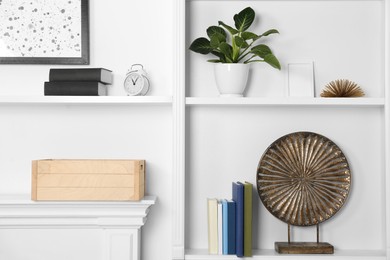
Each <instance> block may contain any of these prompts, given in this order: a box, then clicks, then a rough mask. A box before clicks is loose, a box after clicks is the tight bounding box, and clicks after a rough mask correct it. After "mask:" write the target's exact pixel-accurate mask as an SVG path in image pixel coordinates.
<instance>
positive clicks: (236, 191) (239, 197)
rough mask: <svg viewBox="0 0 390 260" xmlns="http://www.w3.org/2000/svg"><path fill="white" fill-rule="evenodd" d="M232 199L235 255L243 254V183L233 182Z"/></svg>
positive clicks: (240, 255)
mask: <svg viewBox="0 0 390 260" xmlns="http://www.w3.org/2000/svg"><path fill="white" fill-rule="evenodd" d="M232 193H233V201H235V202H236V255H237V256H239V257H242V256H244V185H242V183H236V182H233V184H232Z"/></svg>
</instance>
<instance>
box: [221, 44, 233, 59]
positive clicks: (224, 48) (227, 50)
mask: <svg viewBox="0 0 390 260" xmlns="http://www.w3.org/2000/svg"><path fill="white" fill-rule="evenodd" d="M219 49H220V50H221V52H222V53H223V54H224V55H225V59H226V60H225V61H226V62H233V57H232V55H233V48H232V46H230V45H229V44H227V43H226V42H222V43H221V44H220V45H219Z"/></svg>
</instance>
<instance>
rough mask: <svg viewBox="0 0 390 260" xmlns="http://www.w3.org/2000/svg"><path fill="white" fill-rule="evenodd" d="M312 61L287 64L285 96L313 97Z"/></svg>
mask: <svg viewBox="0 0 390 260" xmlns="http://www.w3.org/2000/svg"><path fill="white" fill-rule="evenodd" d="M314 95H315V94H314V64H313V61H305V62H289V63H288V64H287V96H289V97H314Z"/></svg>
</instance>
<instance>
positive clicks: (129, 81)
mask: <svg viewBox="0 0 390 260" xmlns="http://www.w3.org/2000/svg"><path fill="white" fill-rule="evenodd" d="M124 87H125V90H126V92H127V93H128V94H129V95H132V96H135V95H138V94H139V93H141V92H142V89H143V88H144V87H145V78H144V77H143V76H142V75H140V74H138V73H134V72H133V73H130V74H128V75H127V77H126V79H125V82H124Z"/></svg>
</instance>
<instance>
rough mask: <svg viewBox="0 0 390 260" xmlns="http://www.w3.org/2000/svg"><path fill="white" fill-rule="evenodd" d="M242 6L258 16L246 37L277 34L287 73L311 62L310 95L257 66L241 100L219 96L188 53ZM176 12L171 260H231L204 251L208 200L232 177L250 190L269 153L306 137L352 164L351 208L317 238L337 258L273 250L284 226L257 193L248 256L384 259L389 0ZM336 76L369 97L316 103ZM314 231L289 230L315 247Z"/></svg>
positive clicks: (224, 4)
mask: <svg viewBox="0 0 390 260" xmlns="http://www.w3.org/2000/svg"><path fill="white" fill-rule="evenodd" d="M246 6H251V7H252V8H254V9H255V11H256V14H258V15H260V16H261V18H260V19H259V20H257V23H256V21H255V24H254V29H253V30H251V31H254V32H256V31H265V30H266V29H269V28H277V29H278V30H279V31H280V32H281V34H280V36H279V35H277V36H275V37H274V38H272V40H269V45H270V47H271V49H274V51H275V54H276V56H277V57H278V58H279V59H280V60H281V61H282V66H283V63H286V62H288V61H290V60H294V61H296V60H297V57H298V58H299V57H302V58H303V59H304V60H313V61H314V65H315V81H316V82H315V93H316V97H315V98H289V97H286V96H285V93H286V91H285V82H286V80H285V74H286V71H285V70H283V69H282V71H281V72H276V71H274V70H272V69H271V68H267V67H265V66H264V67H262V66H261V65H259V66H257V65H255V66H253V67H252V76H251V80H250V84H249V86H248V87H249V89H248V90H247V93H246V95H245V96H246V97H245V98H219V97H218V96H217V95H218V94H217V92H216V89H215V87H214V86H213V85H212V84H211V82H213V81H214V78H213V70H212V65H210V64H208V63H207V62H206V60H207V58H206V57H204V56H202V55H198V54H194V53H191V52H190V51H189V50H188V46H189V44H190V43H191V41H192V40H194V39H195V38H197V37H201V36H206V33H205V30H206V28H207V27H208V26H210V25H213V24H214V25H215V24H217V22H218V20H221V21H224V22H226V23H227V24H232V23H233V22H232V16H233V14H235V13H237V12H238V11H239V10H241V9H243V8H244V7H246ZM175 12H176V14H177V16H176V18H175V19H176V20H175V31H176V33H175V40H176V42H177V45H176V46H175V50H177V52H176V56H175V78H174V89H173V115H174V129H173V131H174V140H173V142H174V153H173V155H174V158H173V160H174V162H173V163H174V164H173V165H174V169H173V208H174V215H173V222H172V223H173V231H172V234H173V258H174V259H191V260H205V259H220V260H221V259H238V258H237V257H236V256H232V255H227V256H226V255H209V254H208V251H207V220H206V198H207V197H217V198H230V196H231V193H230V187H231V186H230V185H231V182H233V181H237V180H241V181H245V180H248V181H251V182H253V184H254V186H256V183H255V181H256V179H255V178H256V167H257V163H258V161H259V159H260V157H261V155H262V153H263V152H264V150H265V149H266V148H267V146H268V145H270V144H271V143H272V142H273V141H274V140H276V139H277V138H279V137H280V136H282V135H284V134H287V133H291V132H295V131H301V130H305V131H313V132H317V133H319V134H323V135H325V136H327V137H329V138H330V139H332V140H333V141H335V142H336V144H338V145H339V146H340V147H341V149H342V150H343V151H344V153H345V154H346V156H347V158H348V160H349V163H350V166H351V168H352V191H351V194H350V195H349V198H348V200H347V202H346V205H345V206H344V207H343V209H342V210H341V211H340V212H339V213H338V214H336V216H335V217H333V218H332V219H330V220H329V221H328V222H325V223H323V224H322V225H321V229H322V232H321V240H322V241H325V242H330V243H331V244H333V245H334V246H335V254H334V255H316V256H314V255H295V256H291V255H288V256H286V255H280V254H277V253H275V251H274V250H273V243H274V242H275V241H285V240H286V239H287V238H286V237H287V234H286V233H287V231H286V230H287V229H286V225H285V224H284V223H281V222H280V221H279V220H277V219H276V218H274V217H273V216H272V215H271V214H269V213H268V212H267V211H266V210H265V209H264V207H263V206H262V204H261V202H260V201H259V199H258V198H257V196H256V193H254V198H255V204H254V205H255V208H254V224H253V234H254V238H253V248H254V250H253V257H252V258H251V259H278V260H279V259H280V260H282V259H340V260H341V259H359V260H363V259H364V260H368V259H378V260H379V259H381V260H385V259H390V228H389V223H390V207H389V203H388V202H389V201H390V195H389V194H390V193H389V189H390V181H389V179H390V178H389V177H388V176H389V167H390V165H389V159H388V158H387V157H388V154H389V153H390V143H389V139H390V138H389V130H390V125H389V116H390V99H389V90H388V88H389V83H390V81H389V75H390V74H389V72H388V70H389V68H390V64H389V48H390V47H389V45H390V38H389V37H390V29H389V28H390V27H389V25H390V20H389V18H390V1H388V0H341V1H338V0H331V1H323V0H314V1H305V0H278V1H272V0H246V1H238V0H214V1H205V0H185V1H182V0H177V1H175ZM365 33H367V35H366V34H365ZM278 37H279V38H278ZM359 50H360V51H361V50H369V51H368V52H369V53H370V55H365V54H362V53H361V52H360V51H359ZM364 52H365V51H364ZM298 60H299V59H298ZM257 75H259V76H258V77H257ZM337 78H348V79H351V80H353V81H355V82H358V83H360V85H361V86H362V87H363V89H364V90H365V92H366V96H365V97H364V98H356V99H355V98H350V99H348V98H320V97H319V93H320V91H321V89H322V88H323V87H324V86H325V84H326V83H328V82H330V81H332V80H335V79H337ZM254 192H255V191H254ZM256 203H257V204H256ZM302 229H304V230H302ZM314 233H315V231H313V229H310V228H308V230H307V229H305V228H301V229H300V228H296V229H294V230H293V234H294V235H293V240H294V239H295V240H296V241H312V240H314V239H313V238H314Z"/></svg>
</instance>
